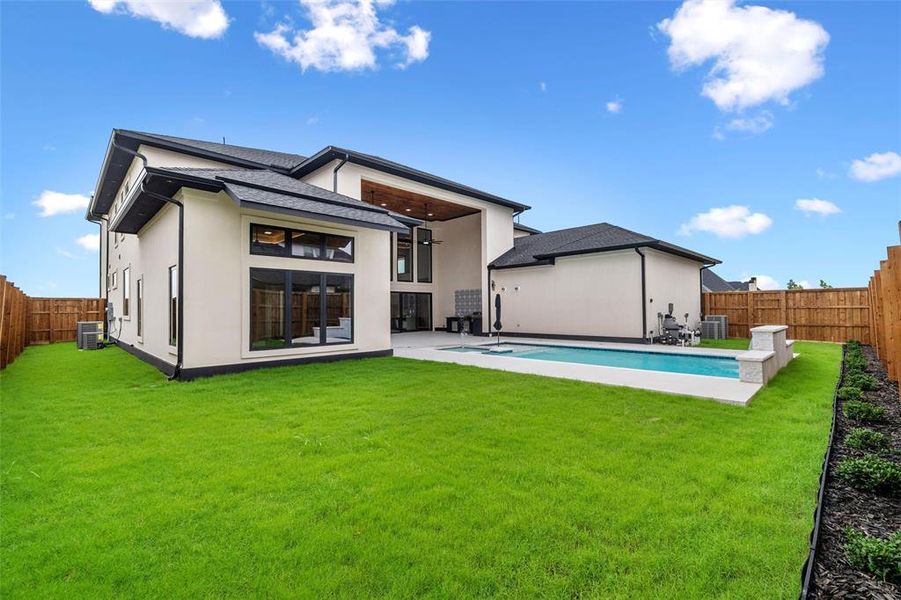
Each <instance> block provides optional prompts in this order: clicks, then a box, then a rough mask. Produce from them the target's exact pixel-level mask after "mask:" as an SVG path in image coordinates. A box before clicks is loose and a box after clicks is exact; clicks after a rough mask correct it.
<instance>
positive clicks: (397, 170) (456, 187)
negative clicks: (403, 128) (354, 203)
mask: <svg viewBox="0 0 901 600" xmlns="http://www.w3.org/2000/svg"><path fill="white" fill-rule="evenodd" d="M344 159H347V161H348V162H350V163H353V164H357V165H360V166H362V167H368V168H370V169H375V170H377V171H382V172H383V173H389V174H391V175H397V176H399V177H403V178H405V179H410V180H412V181H417V182H419V183H424V184H426V185H430V186H433V187H436V188H439V189H442V190H447V191H449V192H455V193H457V194H462V195H464V196H469V197H471V198H478V199H479V200H484V201H486V202H491V203H493V204H498V205H500V206H505V207H507V208H512V209H513V210H514V211H515V212H517V213H520V212H523V211H525V210H528V209H529V208H531V207H530V206H528V205H526V204H520V203H519V202H514V201H513V200H507V199H506V198H501V197H500V196H495V195H494V194H489V193H488V192H483V191H481V190H477V189H475V188H473V187H470V186H468V185H464V184H462V183H457V182H456V181H451V180H450V179H445V178H443V177H439V176H437V175H433V174H431V173H427V172H426V171H420V170H418V169H414V168H412V167H408V166H406V165H402V164H400V163H396V162H394V161H392V160H388V159H386V158H382V157H381V156H375V155H374V154H366V153H364V152H357V151H356V150H349V149H347V148H339V147H337V146H326V147H325V148H323V149H322V150H320V151H319V152H317V153H316V154H314V155H313V156H311V157H310V158H308V159H306V160H305V161H304V162H303V163H301V164H300V165H298V166H297V167H295V168H294V169H293V170H292V171H291V174H292V175H294V176H295V177H303V176H304V175H306V174H307V173H311V172H313V171H315V170H316V169H319V168H321V167H322V166H323V165H327V164H328V163H330V162H332V161H333V160H344Z"/></svg>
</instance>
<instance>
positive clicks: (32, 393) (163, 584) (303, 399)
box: [0, 343, 840, 599]
mask: <svg viewBox="0 0 901 600" xmlns="http://www.w3.org/2000/svg"><path fill="white" fill-rule="evenodd" d="M797 351H799V352H801V353H802V355H801V357H800V358H799V359H797V360H795V361H794V362H793V363H792V364H791V365H789V366H788V367H787V368H786V369H785V371H783V372H782V374H781V375H780V376H779V377H778V378H777V379H776V380H775V381H774V382H773V383H772V384H771V385H770V386H769V387H768V388H766V389H765V390H763V391H762V392H761V393H760V394H759V395H758V396H757V398H756V399H755V400H754V402H753V403H752V404H751V406H749V407H747V408H741V407H735V406H727V405H722V404H718V403H715V402H713V401H709V400H696V399H690V398H685V397H678V396H667V395H662V394H656V393H651V392H642V391H636V390H629V389H624V388H612V387H604V386H597V385H592V384H584V383H579V382H574V381H566V380H556V379H548V378H541V377H532V376H523V375H519V374H512V373H503V372H499V371H487V370H479V369H475V368H471V367H462V366H456V365H450V364H438V363H423V362H417V361H408V360H403V359H397V358H381V359H370V360H365V361H349V362H343V363H333V364H323V365H310V366H302V367H288V368H281V369H272V370H265V371H256V372H250V373H244V374H240V375H230V376H222V377H217V378H212V379H205V380H198V381H195V382H192V383H173V382H167V381H166V380H165V378H164V377H163V376H162V375H160V374H159V372H157V371H156V370H154V369H153V368H151V367H149V366H147V365H145V364H144V363H142V362H140V361H138V360H137V359H135V358H133V357H132V356H130V355H128V354H126V353H125V352H123V351H121V350H118V349H107V350H104V351H100V352H77V351H76V350H75V348H74V346H72V345H70V344H57V345H53V346H45V347H32V348H29V349H28V350H26V352H25V353H24V354H23V355H22V356H20V357H19V359H18V360H16V362H15V363H14V364H13V365H11V366H10V367H9V368H8V369H7V370H6V371H5V372H4V373H3V375H2V376H0V386H2V405H0V418H2V421H0V434H2V436H0V442H2V448H0V459H2V468H0V474H2V513H0V524H2V539H0V543H2V556H0V571H2V579H0V594H2V596H3V597H4V598H12V597H20V596H21V597H25V596H31V597H39V598H51V597H66V598H83V597H114V596H115V597H122V598H135V597H154V598H164V597H273V596H304V597H317V598H318V597H323V596H340V597H351V598H362V597H371V596H391V597H412V596H433V597H448V598H461V597H474V596H506V597H534V596H552V597H562V596H568V597H572V596H588V597H592V596H594V597H601V596H602V597H621V598H642V597H643V598H648V597H671V598H691V597H705V598H706V597H723V598H742V599H744V598H768V599H769V598H777V597H783V598H789V597H796V596H797V593H798V587H799V579H800V569H801V563H802V561H803V560H804V557H805V554H806V548H807V537H808V533H809V532H810V528H811V525H812V511H813V507H814V503H815V494H816V490H817V477H818V475H819V470H820V464H821V461H822V458H823V452H824V450H825V445H826V439H827V435H828V427H829V418H830V402H831V394H832V387H833V385H834V383H835V380H836V377H837V375H838V364H839V358H840V347H839V346H837V345H827V344H810V343H807V344H804V343H798V344H797Z"/></svg>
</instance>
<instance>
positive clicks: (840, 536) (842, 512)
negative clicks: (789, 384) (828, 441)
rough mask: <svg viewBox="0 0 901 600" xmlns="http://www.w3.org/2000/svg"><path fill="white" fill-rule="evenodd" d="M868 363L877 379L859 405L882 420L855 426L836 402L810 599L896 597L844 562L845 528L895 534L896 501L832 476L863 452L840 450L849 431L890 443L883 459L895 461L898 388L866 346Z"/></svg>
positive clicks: (899, 449) (889, 587)
mask: <svg viewBox="0 0 901 600" xmlns="http://www.w3.org/2000/svg"><path fill="white" fill-rule="evenodd" d="M862 350H863V353H864V355H865V356H866V358H867V361H868V362H869V372H870V374H871V375H873V376H874V377H876V379H877V380H879V387H878V389H876V390H874V391H870V392H864V400H866V401H868V402H871V403H872V404H875V405H877V406H882V407H883V408H885V410H886V420H885V422H884V423H879V424H866V425H864V424H860V423H857V422H855V421H852V420H850V419H848V418H847V417H845V415H844V414H843V413H842V401H841V400H838V411H837V414H836V424H835V437H834V439H833V446H832V456H831V457H830V460H829V477H828V479H827V480H826V491H825V494H824V497H823V516H822V523H821V525H820V540H819V549H818V550H817V555H816V563H815V565H814V577H813V585H812V589H811V592H810V595H809V597H810V598H875V599H884V598H901V586H899V585H897V584H893V583H889V582H885V581H881V580H880V579H878V578H876V577H874V576H873V575H870V574H868V573H864V572H861V571H859V570H858V569H857V568H856V567H853V566H851V564H850V563H849V562H848V560H847V559H846V558H845V552H844V549H843V546H844V544H845V541H846V540H845V528H847V527H855V528H857V529H860V530H862V531H864V532H866V533H867V534H869V535H872V536H878V537H881V538H887V537H888V536H889V535H890V534H892V533H894V532H896V531H899V530H901V501H899V500H898V499H897V498H888V497H885V496H879V495H876V494H872V493H869V492H861V491H858V490H855V489H854V488H852V487H849V486H848V485H847V484H845V483H844V482H843V481H842V480H841V479H838V478H837V477H836V476H835V470H836V469H837V468H838V465H839V463H840V462H841V461H842V460H843V459H845V458H851V457H862V456H864V454H865V453H864V452H861V451H859V450H854V449H852V448H847V447H845V444H844V440H845V436H846V435H848V433H849V432H850V431H851V429H853V428H854V427H861V426H864V427H868V428H870V429H873V430H876V431H879V432H882V433H884V434H885V435H886V436H889V437H890V438H891V443H892V453H891V454H890V455H886V456H885V458H890V459H892V460H896V461H897V460H899V459H901V402H899V398H898V385H897V384H895V383H892V382H890V381H889V380H888V378H887V377H886V373H885V369H884V368H883V367H882V365H881V364H880V363H879V361H878V360H876V354H875V352H874V351H873V349H872V348H871V347H869V346H864V347H863V348H862Z"/></svg>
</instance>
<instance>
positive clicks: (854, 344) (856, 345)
mask: <svg viewBox="0 0 901 600" xmlns="http://www.w3.org/2000/svg"><path fill="white" fill-rule="evenodd" d="M845 347H846V348H847V349H848V350H860V342H858V341H857V340H848V341H847V342H845Z"/></svg>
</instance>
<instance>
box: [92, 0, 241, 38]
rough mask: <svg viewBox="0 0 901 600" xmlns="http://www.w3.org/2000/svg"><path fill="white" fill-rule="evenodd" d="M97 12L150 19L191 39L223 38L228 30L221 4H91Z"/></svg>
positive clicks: (196, 0) (156, 0)
mask: <svg viewBox="0 0 901 600" xmlns="http://www.w3.org/2000/svg"><path fill="white" fill-rule="evenodd" d="M88 2H89V3H90V5H91V6H92V7H93V8H94V10H96V11H98V12H102V13H105V14H110V13H117V14H128V15H131V16H133V17H137V18H139V19H150V20H151V21H156V22H157V23H160V24H161V25H162V26H163V27H164V28H166V29H174V30H175V31H177V32H179V33H183V34H185V35H187V36H189V37H193V38H202V39H211V38H218V37H222V34H224V33H225V30H226V29H228V15H227V14H226V13H225V9H223V8H222V4H221V3H220V2H219V0H178V1H174V0H88Z"/></svg>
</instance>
